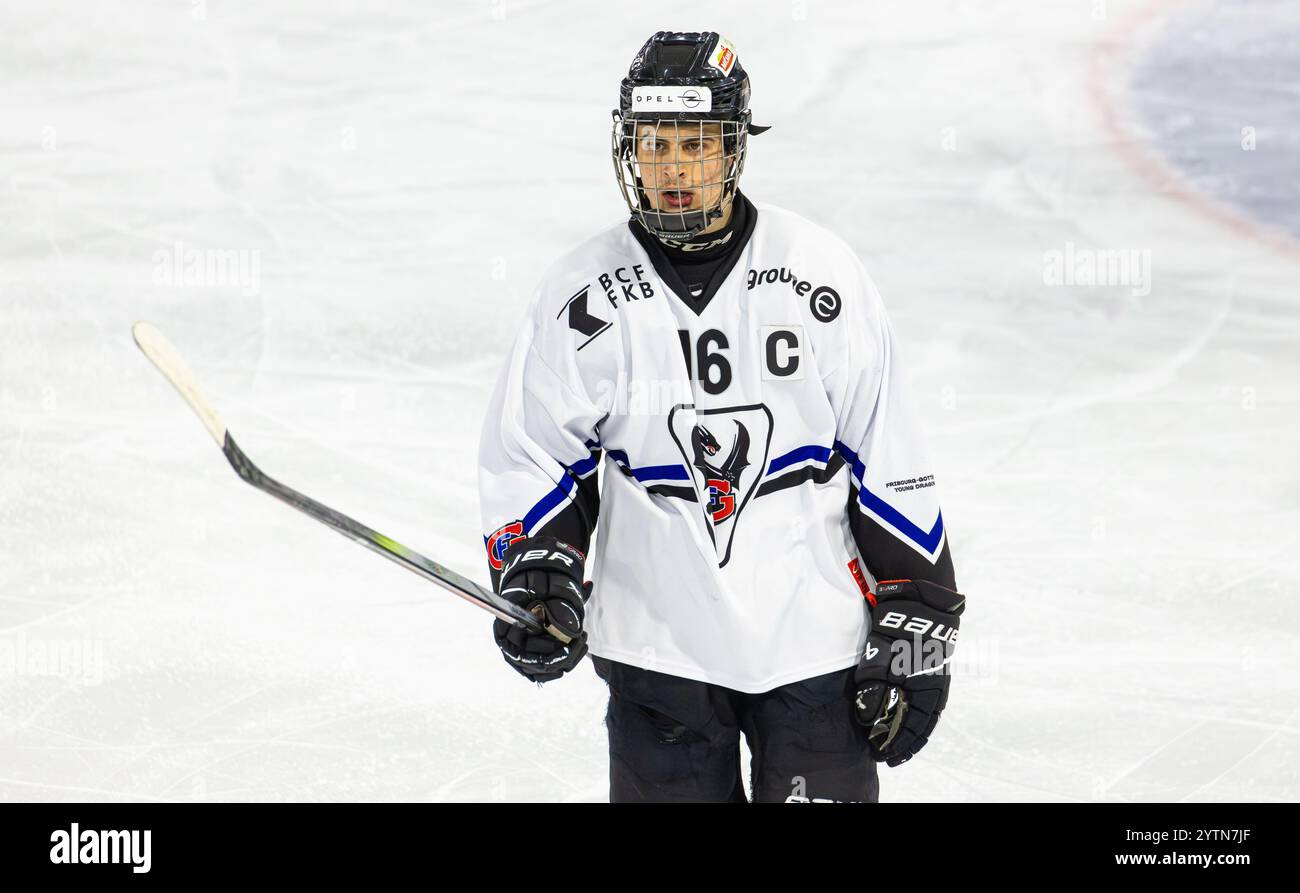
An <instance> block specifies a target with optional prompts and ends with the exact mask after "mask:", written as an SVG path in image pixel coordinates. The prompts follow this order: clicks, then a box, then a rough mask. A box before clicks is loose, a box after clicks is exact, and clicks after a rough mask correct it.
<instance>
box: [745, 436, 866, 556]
mask: <svg viewBox="0 0 1300 893" xmlns="http://www.w3.org/2000/svg"><path fill="white" fill-rule="evenodd" d="M843 467H844V457H843V456H841V455H840V454H839V453H832V454H831V458H830V461H829V462H827V463H826V467H825V468H819V467H818V466H816V465H809V466H807V467H805V468H800V469H799V470H798V471H791V472H787V473H786V474H779V475H777V476H776V477H774V478H768V479H767V480H766V481H764V482H763V484H762V485H761V486H760V487H759V488H758V492H757V493H755V494H754V496H755V497H759V496H766V495H767V494H769V493H775V492H777V491H778V490H785V489H788V488H790V487H797V486H799V485H800V484H802V483H806V482H807V481H812V482H813V483H814V484H825V483H827V482H828V481H829V480H830V479H831V478H833V477H835V475H836V474H837V473H838V472H839V470H840V469H841V468H843ZM885 579H889V578H888V577H886V578H885Z"/></svg>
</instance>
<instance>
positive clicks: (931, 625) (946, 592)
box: [853, 580, 966, 766]
mask: <svg viewBox="0 0 1300 893" xmlns="http://www.w3.org/2000/svg"><path fill="white" fill-rule="evenodd" d="M965 607H966V597H965V596H964V595H962V594H960V593H958V592H953V591H952V590H951V589H945V588H944V587H942V586H940V585H938V584H937V583H930V582H929V581H926V580H890V581H888V582H885V583H881V584H880V585H879V586H878V587H877V588H876V603H875V607H874V608H873V609H872V612H871V618H872V624H871V634H870V635H869V636H868V637H867V647H866V649H865V651H864V652H863V655H862V660H861V661H860V662H859V663H858V668H857V671H856V672H855V673H854V676H853V680H854V683H855V685H856V689H857V697H856V700H855V702H854V706H855V707H856V708H857V716H858V722H860V723H862V724H863V725H865V726H870V727H871V731H870V733H869V734H868V736H867V737H868V740H869V742H870V747H871V756H872V758H874V759H875V760H877V761H883V762H886V763H888V764H889V765H890V766H897V765H899V764H900V763H906V762H907V761H908V760H910V759H911V758H912V757H914V756H915V755H916V753H917V751H919V750H920V749H921V748H922V747H924V746H925V743H926V741H928V740H929V738H930V735H931V734H932V733H933V732H934V727H935V725H936V724H937V723H938V722H939V714H940V713H941V712H943V708H944V706H945V705H946V704H947V703H948V684H949V682H950V681H951V680H952V674H951V673H950V672H949V669H948V666H947V664H946V663H945V661H946V660H947V659H948V658H949V657H951V655H952V652H953V649H954V648H955V647H956V644H957V626H958V618H959V617H960V616H961V612H962V611H963V610H964V609H965Z"/></svg>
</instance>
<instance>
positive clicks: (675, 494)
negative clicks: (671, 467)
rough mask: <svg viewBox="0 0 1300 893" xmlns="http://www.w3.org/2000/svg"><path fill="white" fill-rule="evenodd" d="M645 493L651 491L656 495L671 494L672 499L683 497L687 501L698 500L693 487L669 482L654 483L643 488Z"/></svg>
mask: <svg viewBox="0 0 1300 893" xmlns="http://www.w3.org/2000/svg"><path fill="white" fill-rule="evenodd" d="M645 490H646V492H647V493H653V494H655V495H656V496H671V497H672V498H673V499H684V500H686V501H687V502H699V501H700V500H699V499H698V498H697V497H696V495H695V489H694V488H693V487H674V486H672V485H670V484H655V485H653V486H650V487H646V488H645Z"/></svg>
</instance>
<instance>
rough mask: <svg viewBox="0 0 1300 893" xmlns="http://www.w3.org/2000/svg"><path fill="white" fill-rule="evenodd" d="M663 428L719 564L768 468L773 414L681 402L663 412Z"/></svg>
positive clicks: (758, 408) (748, 408)
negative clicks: (681, 465)
mask: <svg viewBox="0 0 1300 893" xmlns="http://www.w3.org/2000/svg"><path fill="white" fill-rule="evenodd" d="M668 430H669V432H670V433H671V434H672V436H673V440H675V441H676V442H677V448H678V449H679V450H681V453H682V458H684V459H685V460H686V465H687V467H688V468H689V469H690V474H691V482H692V483H693V484H694V485H695V493H696V496H697V497H698V498H699V502H700V505H701V506H702V507H703V509H704V519H705V524H706V526H707V528H708V531H709V536H710V537H712V539H713V545H714V547H715V548H716V549H717V552H718V565H719V566H720V567H721V566H723V565H725V564H726V563H727V562H728V561H729V560H730V559H731V542H732V540H733V539H734V538H735V534H736V525H737V524H738V523H739V522H740V513H741V511H742V510H743V509H744V508H745V506H746V505H747V504H748V503H749V499H750V497H751V496H753V495H754V491H755V490H757V489H758V484H759V482H760V481H761V479H762V477H763V471H764V469H766V468H767V450H768V446H769V445H770V443H771V440H772V413H771V412H770V411H769V410H768V408H767V407H766V406H764V405H763V404H761V403H756V404H753V405H751V406H733V407H724V408H719V409H696V408H695V407H694V406H693V405H691V404H689V403H682V404H679V405H677V406H674V407H673V409H672V411H671V412H669V413H668Z"/></svg>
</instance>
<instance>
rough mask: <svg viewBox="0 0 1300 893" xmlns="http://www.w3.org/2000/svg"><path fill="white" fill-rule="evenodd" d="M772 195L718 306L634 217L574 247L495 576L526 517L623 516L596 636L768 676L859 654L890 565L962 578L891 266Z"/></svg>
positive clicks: (733, 673) (592, 635)
mask: <svg viewBox="0 0 1300 893" xmlns="http://www.w3.org/2000/svg"><path fill="white" fill-rule="evenodd" d="M756 207H757V215H756V220H755V221H754V224H753V231H752V235H750V238H749V240H748V242H747V244H745V246H744V248H743V251H741V252H740V254H739V258H738V260H737V262H736V263H735V266H734V267H732V268H731V270H730V273H729V274H727V276H726V279H725V280H724V281H723V282H722V284H721V286H720V287H719V288H718V289H717V291H716V293H714V294H713V295H712V296H711V297H710V298H709V299H708V300H707V303H704V304H703V306H700V304H699V302H697V301H693V300H691V299H690V297H689V296H686V297H683V296H681V295H679V294H677V293H675V292H674V291H673V290H672V288H671V287H670V286H669V284H668V283H669V282H671V281H673V277H672V275H671V274H667V275H665V271H664V270H663V266H664V264H665V263H666V261H664V260H662V258H661V257H656V256H655V252H653V251H647V248H646V247H644V246H643V244H642V241H641V239H640V238H638V237H635V236H634V235H633V232H632V231H631V229H630V228H629V225H628V224H627V223H620V224H618V225H617V226H615V227H611V228H610V229H608V230H606V231H604V232H602V233H600V234H599V235H597V236H595V237H594V238H592V239H590V240H589V241H587V242H586V243H585V244H583V245H581V246H580V247H578V248H577V249H576V250H574V251H572V252H570V253H569V254H567V255H566V256H564V257H563V258H562V259H561V260H559V261H558V262H557V263H556V264H554V265H553V266H552V267H551V269H550V270H549V271H548V272H547V273H546V275H545V277H544V279H543V281H542V283H541V285H540V286H539V287H538V288H537V290H536V292H535V294H534V296H533V299H532V301H531V304H530V305H529V309H528V312H527V317H526V319H525V320H524V323H523V327H522V331H520V333H519V334H518V336H517V338H516V340H515V343H514V346H513V349H512V351H511V354H510V358H509V361H508V362H507V363H506V366H505V368H504V370H503V371H502V373H501V376H500V379H499V381H498V382H497V386H496V389H495V392H494V394H493V396H492V400H491V404H490V406H489V407H488V411H487V416H486V418H485V419H484V423H483V431H482V440H481V444H480V456H479V464H480V471H479V490H480V497H481V504H482V515H483V522H484V530H485V532H486V533H485V543H486V546H487V550H488V561H489V564H490V566H491V567H492V569H493V583H494V585H495V584H496V582H497V579H496V573H495V572H496V571H498V570H499V569H500V560H501V556H502V555H503V553H504V551H505V548H506V546H507V545H508V544H509V543H510V542H511V541H512V540H513V539H515V538H517V537H520V536H524V537H527V536H534V535H538V534H539V533H549V534H552V535H555V536H557V537H559V538H560V539H562V540H565V541H567V542H570V543H572V544H574V545H576V546H578V548H580V549H583V550H584V551H585V550H586V549H587V548H588V545H589V537H590V535H591V533H592V530H593V528H595V526H596V520H597V517H599V529H598V531H597V533H596V536H595V540H596V544H595V549H594V554H592V555H590V556H589V558H588V565H587V573H588V576H589V578H590V579H592V580H593V581H594V584H595V585H594V591H593V595H592V598H591V601H590V603H589V604H588V606H587V620H586V624H585V626H586V629H587V630H588V632H589V638H588V644H589V646H590V649H591V652H592V653H593V654H597V655H600V656H602V657H606V658H609V659H611V660H616V661H620V662H623V663H628V664H632V665H635V666H638V667H643V668H646V669H650V670H656V671H659V672H662V673H668V674H672V675H676V676H682V677H686V678H689V679H696V680H701V681H705V682H711V683H715V684H718V685H723V686H726V687H728V688H732V689H736V690H738V691H742V692H751V693H753V692H763V691H768V690H770V689H772V688H774V687H776V686H779V685H783V684H785V683H788V682H794V681H797V680H800V679H805V678H808V677H811V676H816V675H821V674H823V673H829V672H831V671H833V670H838V669H842V668H844V667H848V666H853V665H855V664H856V663H857V661H858V657H859V653H860V650H861V648H862V646H863V644H864V642H865V639H866V635H867V632H868V625H869V622H870V617H869V611H868V606H867V602H866V600H865V598H864V596H865V595H866V593H867V591H868V587H871V588H874V581H875V579H877V578H878V576H884V575H887V576H888V578H890V579H894V578H899V577H912V578H923V579H931V580H933V581H935V582H938V583H940V584H941V585H946V586H950V587H954V588H955V581H954V580H953V579H952V569H951V558H950V557H949V553H948V549H947V548H946V536H945V532H944V525H943V518H942V516H941V514H940V512H939V503H938V499H937V496H936V490H935V486H934V483H935V482H934V475H933V473H932V470H931V467H930V464H929V459H928V458H927V454H926V451H925V449H924V445H923V443H922V441H921V438H920V436H919V432H918V430H917V427H916V424H915V422H914V421H913V419H912V418H911V417H910V416H909V414H908V407H907V405H906V401H905V399H904V394H903V387H902V381H901V375H900V370H899V362H898V353H897V347H896V344H895V338H894V333H893V331H892V329H891V327H890V324H889V321H888V319H887V318H886V315H885V309H884V307H883V305H882V303H881V299H880V296H879V294H878V293H877V291H876V287H875V285H874V284H873V283H872V281H871V278H870V277H869V276H868V275H867V272H866V270H865V269H864V268H863V266H862V264H861V262H860V261H859V260H858V258H857V257H856V256H855V254H854V253H853V251H852V249H850V248H849V247H848V245H846V244H845V243H844V242H843V241H842V240H840V239H839V238H837V237H836V236H834V235H833V234H831V233H829V232H828V231H826V230H825V229H823V228H821V227H819V226H817V225H816V224H813V223H811V222H810V221H808V220H806V219H804V218H802V217H800V216H798V215H796V214H794V213H791V212H789V211H786V210H783V209H781V208H777V207H773V206H771V205H767V204H758V205H757V206H756ZM602 462H603V471H602V474H601V479H602V480H601V484H600V485H599V490H598V489H597V467H598V465H600V464H601V463H602Z"/></svg>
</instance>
